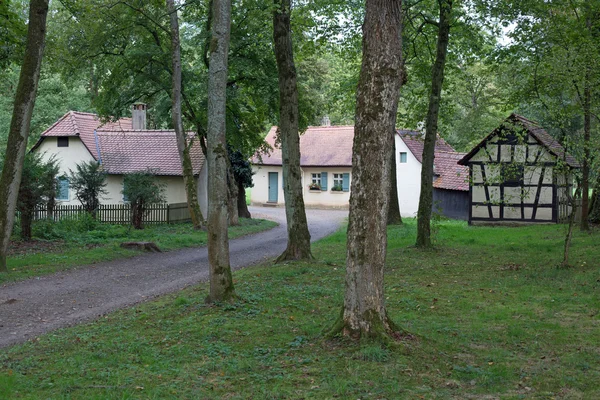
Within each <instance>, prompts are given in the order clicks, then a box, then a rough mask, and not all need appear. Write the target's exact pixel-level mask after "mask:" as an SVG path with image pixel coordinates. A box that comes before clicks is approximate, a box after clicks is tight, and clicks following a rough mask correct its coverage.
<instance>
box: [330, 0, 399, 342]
mask: <svg viewBox="0 0 600 400" xmlns="http://www.w3.org/2000/svg"><path fill="white" fill-rule="evenodd" d="M366 8H367V9H366V15H365V21H364V23H363V49H362V52H363V58H362V67H361V71H360V79H359V82H358V88H357V93H356V118H355V119H356V125H355V128H354V145H353V149H352V150H353V155H352V187H351V194H350V217H349V223H348V242H347V258H346V293H345V297H344V306H343V310H342V313H341V315H340V319H339V320H338V321H337V323H336V324H335V325H334V327H333V328H332V330H331V331H330V333H329V334H330V335H334V334H340V333H341V334H342V335H344V336H349V337H352V338H355V339H361V338H365V339H367V338H371V339H381V340H384V341H385V340H387V339H388V335H389V334H390V333H392V332H395V331H397V330H398V328H397V327H396V325H395V324H394V323H393V322H392V321H391V319H390V318H389V317H388V315H387V312H386V309H385V296H384V285H383V276H384V265H385V258H386V251H387V214H388V208H389V194H390V189H389V187H390V166H389V163H390V161H391V157H389V148H390V147H392V146H393V142H392V140H393V132H394V129H395V124H396V112H397V109H398V97H399V94H400V87H401V85H402V67H401V66H402V42H401V35H402V32H401V24H400V19H401V13H402V2H401V1H394V0H367V2H366Z"/></svg>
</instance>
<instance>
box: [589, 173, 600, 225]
mask: <svg viewBox="0 0 600 400" xmlns="http://www.w3.org/2000/svg"><path fill="white" fill-rule="evenodd" d="M589 206H590V207H589V209H590V212H589V221H590V222H591V223H593V224H597V223H600V175H599V176H597V177H596V184H595V185H594V190H593V191H592V198H591V200H590V204H589Z"/></svg>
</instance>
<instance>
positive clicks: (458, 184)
mask: <svg viewBox="0 0 600 400" xmlns="http://www.w3.org/2000/svg"><path fill="white" fill-rule="evenodd" d="M464 155H465V153H457V152H447V151H436V152H435V158H434V161H433V165H434V174H435V176H436V178H435V179H434V181H433V187H434V188H437V189H446V190H460V191H464V192H468V191H469V167H465V166H462V165H458V160H460V159H462V158H463V157H464Z"/></svg>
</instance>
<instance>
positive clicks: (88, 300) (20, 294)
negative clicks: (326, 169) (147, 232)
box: [0, 207, 348, 348]
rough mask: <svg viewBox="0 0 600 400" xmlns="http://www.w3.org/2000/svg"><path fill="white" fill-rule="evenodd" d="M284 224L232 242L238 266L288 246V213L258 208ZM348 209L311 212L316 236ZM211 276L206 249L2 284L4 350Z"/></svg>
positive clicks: (259, 214)
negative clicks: (286, 216) (286, 219)
mask: <svg viewBox="0 0 600 400" xmlns="http://www.w3.org/2000/svg"><path fill="white" fill-rule="evenodd" d="M250 212H251V213H252V216H253V217H254V218H264V219H270V220H274V221H276V222H278V223H279V226H277V227H275V228H273V229H271V230H269V231H266V232H261V233H256V234H253V235H249V236H244V237H241V238H238V239H234V240H231V241H230V243H229V250H230V262H231V267H232V269H234V270H236V269H240V268H243V267H247V266H250V265H253V264H257V263H260V262H264V261H267V260H269V259H273V258H274V257H276V256H278V255H279V254H281V252H283V250H284V249H285V246H286V244H287V234H286V223H285V211H284V210H283V209H282V208H263V207H252V208H251V209H250ZM347 215H348V212H347V211H337V210H307V217H308V222H309V229H310V233H311V236H312V240H318V239H320V238H322V237H324V236H327V235H330V234H331V233H333V232H335V231H336V230H337V229H338V228H339V227H340V225H341V223H342V222H343V220H344V218H346V217H347ZM206 280H208V256H207V249H206V247H198V248H190V249H184V250H177V251H171V252H168V253H158V254H156V253H153V254H142V255H139V256H136V257H133V258H127V259H121V260H115V261H110V262H104V263H98V264H95V265H91V266H85V267H81V268H78V269H75V270H70V271H63V272H60V273H57V274H53V275H48V276H43V277H39V278H32V279H28V280H26V281H22V282H17V283H13V284H6V285H3V286H0V348H2V347H6V346H10V345H13V344H16V343H20V342H24V341H26V340H28V339H31V338H34V337H36V336H39V335H41V334H43V333H46V332H49V331H52V330H54V329H58V328H63V327H66V326H70V325H75V324H78V323H81V322H84V321H89V320H93V319H96V318H98V317H99V316H101V315H103V314H106V313H108V312H110V311H113V310H116V309H119V308H125V307H128V306H131V305H133V304H136V303H139V302H142V301H146V300H148V299H150V298H153V297H156V296H159V295H162V294H165V293H169V292H174V291H177V290H180V289H182V288H184V287H186V286H189V285H193V284H196V283H198V282H202V281H206Z"/></svg>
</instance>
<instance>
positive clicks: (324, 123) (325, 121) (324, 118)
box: [321, 115, 331, 126]
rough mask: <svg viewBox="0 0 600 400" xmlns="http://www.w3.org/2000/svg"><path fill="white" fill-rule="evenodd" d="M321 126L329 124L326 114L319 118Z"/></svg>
mask: <svg viewBox="0 0 600 400" xmlns="http://www.w3.org/2000/svg"><path fill="white" fill-rule="evenodd" d="M321 126H331V121H330V120H329V117H328V116H327V115H326V116H324V117H323V118H322V119H321Z"/></svg>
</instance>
